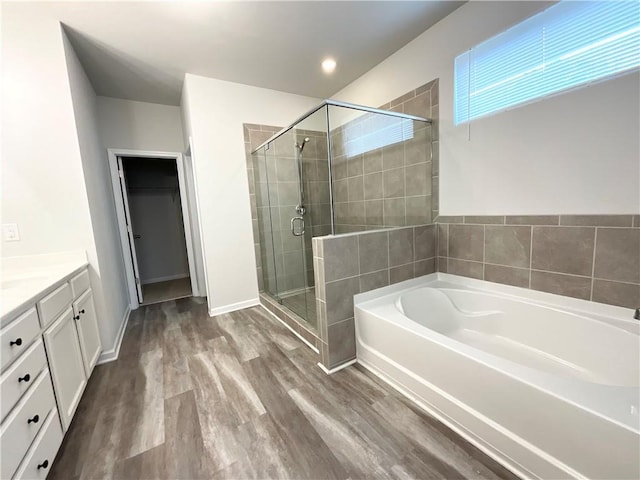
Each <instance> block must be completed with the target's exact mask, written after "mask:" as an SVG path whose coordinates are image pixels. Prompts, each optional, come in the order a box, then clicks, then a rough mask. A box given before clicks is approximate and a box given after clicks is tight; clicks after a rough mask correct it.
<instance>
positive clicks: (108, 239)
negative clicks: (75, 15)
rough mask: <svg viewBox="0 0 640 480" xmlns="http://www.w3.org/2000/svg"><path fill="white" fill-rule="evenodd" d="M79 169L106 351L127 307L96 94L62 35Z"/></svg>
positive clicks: (95, 292) (88, 253)
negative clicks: (89, 223) (85, 204)
mask: <svg viewBox="0 0 640 480" xmlns="http://www.w3.org/2000/svg"><path fill="white" fill-rule="evenodd" d="M63 41H64V50H65V56H66V60H67V70H68V75H69V82H70V88H71V98H72V101H73V110H74V114H75V124H76V131H77V138H78V143H79V146H80V156H81V160H82V170H83V173H84V180H85V186H86V189H87V195H88V201H89V211H90V214H91V226H92V229H93V238H94V243H93V244H92V245H90V246H89V247H88V248H87V256H88V259H89V262H90V264H91V268H90V269H89V271H90V274H91V284H92V286H93V298H94V301H95V304H96V309H97V312H98V318H99V319H100V322H99V327H100V337H101V339H102V344H103V346H104V350H111V349H112V348H113V347H114V346H115V342H116V341H117V337H118V332H119V330H120V329H121V328H123V327H124V325H123V322H124V321H125V320H126V314H127V311H128V306H129V295H128V292H127V286H126V285H127V284H126V276H125V271H124V260H123V258H122V249H121V247H120V237H119V235H118V225H117V221H116V213H115V206H114V201H113V192H112V188H111V183H110V182H109V181H108V179H109V164H108V162H107V158H106V154H105V149H104V147H103V146H102V142H101V141H100V136H99V134H98V122H97V109H96V106H97V105H96V94H95V92H94V90H93V87H92V86H91V83H90V82H89V79H88V78H87V75H86V73H85V71H84V69H83V68H82V65H81V64H80V61H79V60H78V57H77V56H76V53H75V51H74V50H73V47H72V46H71V43H70V42H69V40H68V39H67V37H66V35H64V34H63Z"/></svg>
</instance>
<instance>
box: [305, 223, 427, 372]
mask: <svg viewBox="0 0 640 480" xmlns="http://www.w3.org/2000/svg"><path fill="white" fill-rule="evenodd" d="M436 231H437V230H436V225H433V224H431V225H422V226H416V227H400V228H396V229H386V230H377V231H369V232H360V233H354V234H345V235H336V236H326V237H316V238H314V239H313V255H314V258H313V260H314V268H315V285H316V299H317V300H316V303H317V308H318V319H319V322H318V327H319V334H320V339H321V341H322V346H321V348H320V354H321V361H322V364H323V365H324V366H325V367H326V368H328V369H332V368H335V367H336V366H339V365H341V364H343V363H345V362H348V361H350V360H353V359H354V358H355V354H356V351H355V324H354V313H353V296H354V295H356V294H358V293H363V292H368V291H370V290H374V289H376V288H380V287H384V286H387V285H392V284H394V283H398V282H401V281H404V280H408V279H411V278H414V277H416V276H422V275H427V274H429V273H433V272H435V271H436V243H437V241H436Z"/></svg>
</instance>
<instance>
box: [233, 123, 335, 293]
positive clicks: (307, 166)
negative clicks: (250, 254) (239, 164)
mask: <svg viewBox="0 0 640 480" xmlns="http://www.w3.org/2000/svg"><path fill="white" fill-rule="evenodd" d="M278 130H279V129H278V127H272V126H267V125H249V124H245V147H246V149H247V172H248V176H249V189H250V190H249V191H250V195H251V209H252V210H251V211H252V220H253V226H254V245H255V251H256V266H257V272H256V273H257V275H258V282H259V286H260V290H262V289H263V288H265V287H266V288H267V290H269V291H271V292H275V291H276V277H277V290H279V291H280V292H281V293H285V294H286V292H292V291H296V290H299V289H301V288H303V287H304V286H305V277H304V276H303V273H302V272H304V270H305V269H304V268H303V251H306V252H307V258H306V259H305V260H306V265H307V273H306V281H307V282H308V284H309V285H313V260H312V253H311V251H312V250H311V238H312V235H327V234H329V233H331V210H330V204H329V184H328V178H329V168H328V165H327V136H326V135H325V134H324V133H323V132H316V131H311V130H299V129H298V130H292V131H290V132H287V133H285V134H284V135H282V136H281V137H279V138H278V139H277V140H276V141H274V142H273V143H272V145H271V148H270V149H269V150H268V151H267V152H266V156H267V159H266V161H265V160H264V156H256V155H251V151H252V150H253V149H254V148H256V147H257V146H258V145H260V144H262V143H263V142H265V141H266V140H267V139H268V138H270V137H271V136H272V135H273V134H274V133H275V132H277V131H278ZM304 138H309V141H308V142H307V144H306V145H305V148H304V150H303V157H302V158H303V163H302V168H303V178H304V183H305V188H304V192H305V195H306V198H305V202H304V203H305V206H306V207H307V212H308V216H309V218H310V219H311V223H312V225H311V226H310V225H308V227H310V228H306V230H305V235H304V237H303V238H302V240H301V239H300V238H299V237H294V236H292V235H291V234H290V230H291V218H292V217H293V216H295V215H296V213H295V206H296V205H297V204H298V200H299V198H298V192H299V186H298V165H297V159H296V154H297V152H296V147H295V144H296V143H300V142H301V141H302V140H303V139H304ZM267 177H268V182H267ZM258 226H259V228H258ZM272 239H273V243H272ZM302 241H304V247H306V248H303V244H302ZM263 270H266V273H267V275H264V276H263V275H262V272H263ZM263 279H265V280H266V282H267V285H263Z"/></svg>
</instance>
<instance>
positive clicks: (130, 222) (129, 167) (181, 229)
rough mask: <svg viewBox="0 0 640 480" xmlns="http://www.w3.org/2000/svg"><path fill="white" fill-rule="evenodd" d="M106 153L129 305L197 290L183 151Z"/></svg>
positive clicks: (162, 300)
mask: <svg viewBox="0 0 640 480" xmlns="http://www.w3.org/2000/svg"><path fill="white" fill-rule="evenodd" d="M145 153H146V154H145ZM109 154H110V155H109V157H110V163H111V164H112V174H113V173H114V170H115V177H116V178H115V179H114V197H115V200H116V212H117V214H118V223H119V226H120V233H121V240H122V246H123V253H124V259H125V267H126V270H127V277H128V281H129V284H130V285H129V290H130V296H131V303H132V308H137V307H138V306H139V305H150V304H153V303H159V302H164V301H169V300H176V299H179V298H184V297H190V296H192V295H196V292H197V285H196V283H197V279H196V275H195V272H194V265H193V257H194V255H193V246H192V245H191V235H190V232H191V229H190V224H189V222H190V215H189V204H188V201H187V195H186V185H185V182H184V175H183V174H182V168H183V163H182V156H181V155H180V154H160V155H158V154H156V155H153V152H126V151H121V152H114V151H110V152H109Z"/></svg>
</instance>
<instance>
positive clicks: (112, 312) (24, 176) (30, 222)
mask: <svg viewBox="0 0 640 480" xmlns="http://www.w3.org/2000/svg"><path fill="white" fill-rule="evenodd" d="M2 9H3V11H2V75H3V88H2V127H3V132H2V134H3V135H2V136H3V138H2V146H1V153H2V155H1V158H2V160H1V162H2V163H1V166H2V222H3V223H17V224H18V225H19V228H20V235H21V240H20V241H19V242H7V243H5V242H3V244H2V255H3V256H16V255H36V254H44V253H55V252H63V251H72V250H84V251H86V252H87V258H88V259H89V270H90V272H91V281H92V286H93V288H94V290H95V291H94V298H95V301H96V307H97V313H98V317H99V325H100V334H101V339H102V343H103V347H104V349H106V350H108V349H110V348H112V347H113V344H114V341H115V334H116V332H117V328H118V326H119V324H120V322H121V320H122V314H123V312H124V309H125V308H126V305H123V304H122V295H121V292H119V290H118V288H119V284H118V283H117V280H116V279H117V277H118V273H117V270H118V269H119V268H120V265H119V264H118V261H120V262H121V260H119V258H118V256H117V252H115V251H114V250H113V248H112V245H110V243H109V242H110V240H109V236H108V235H105V234H104V232H105V231H107V230H108V228H109V227H108V223H109V218H108V213H105V212H106V211H108V205H107V204H106V203H104V202H103V201H104V199H105V191H104V190H101V188H100V187H99V186H98V187H96V181H97V179H98V178H99V177H100V176H101V173H100V171H99V170H93V166H95V165H94V164H95V163H96V162H98V159H97V157H96V156H95V152H96V151H97V149H99V145H100V142H99V139H98V136H97V135H96V129H95V105H94V103H93V102H94V97H95V94H94V93H93V91H92V89H91V86H90V85H89V84H88V82H87V79H86V76H85V75H84V72H83V71H82V69H81V68H80V66H79V64H78V62H77V59H76V58H75V55H74V54H73V52H67V53H71V55H69V56H68V57H67V56H66V55H65V43H64V41H65V40H66V39H65V38H64V36H63V32H62V30H61V27H60V23H59V22H58V21H56V20H53V19H50V18H47V17H46V16H43V15H41V14H40V12H39V11H38V8H37V6H33V5H29V4H3V7H2ZM67 47H68V45H67ZM67 60H69V65H68V67H67ZM68 69H69V70H68ZM72 94H73V98H72ZM74 100H75V102H74ZM74 107H75V109H74ZM76 126H78V129H77V130H76ZM84 160H86V162H87V163H86V166H89V165H92V167H91V169H84V168H83V166H84V165H83V161H84ZM85 173H87V175H85ZM107 178H108V177H107ZM85 182H86V183H85ZM107 188H109V187H108V184H107ZM88 190H89V192H88ZM94 207H95V208H97V210H96V211H98V212H101V213H100V214H97V215H96V218H94V219H93V221H92V218H91V215H92V214H93V213H94V210H93V209H94ZM96 237H100V238H99V239H98V238H96ZM104 252H111V254H109V253H107V257H105V258H106V261H104V262H103V263H102V264H99V262H98V257H99V256H100V254H101V253H104ZM101 260H102V258H101ZM101 267H102V268H101ZM105 298H109V302H105V301H104V299H105Z"/></svg>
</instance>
